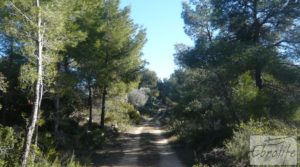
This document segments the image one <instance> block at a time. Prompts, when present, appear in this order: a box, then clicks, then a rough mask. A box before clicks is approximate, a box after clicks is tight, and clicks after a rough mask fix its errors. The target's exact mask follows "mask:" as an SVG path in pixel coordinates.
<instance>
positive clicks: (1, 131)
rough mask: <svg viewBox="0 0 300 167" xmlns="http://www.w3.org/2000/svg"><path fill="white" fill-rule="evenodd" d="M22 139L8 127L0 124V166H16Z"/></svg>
mask: <svg viewBox="0 0 300 167" xmlns="http://www.w3.org/2000/svg"><path fill="white" fill-rule="evenodd" d="M22 144H23V140H22V139H21V137H20V136H19V135H18V134H16V133H15V132H14V130H13V129H12V128H10V127H3V126H1V125H0V166H17V164H18V162H19V158H20V155H21V151H22Z"/></svg>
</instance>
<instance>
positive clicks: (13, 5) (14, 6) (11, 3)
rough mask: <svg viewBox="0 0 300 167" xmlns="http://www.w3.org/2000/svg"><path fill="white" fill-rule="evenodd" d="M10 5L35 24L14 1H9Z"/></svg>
mask: <svg viewBox="0 0 300 167" xmlns="http://www.w3.org/2000/svg"><path fill="white" fill-rule="evenodd" d="M9 2H10V3H9V4H8V5H9V6H11V7H13V8H14V9H15V10H16V11H17V12H18V13H20V14H21V15H22V16H23V17H24V18H25V19H26V20H27V21H29V22H30V23H31V24H33V25H34V22H33V21H32V20H31V19H30V18H29V17H28V16H27V15H26V14H25V13H23V12H22V11H21V10H20V9H19V8H18V7H17V6H16V5H15V4H14V3H13V2H12V1H9Z"/></svg>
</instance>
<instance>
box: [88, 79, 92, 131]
mask: <svg viewBox="0 0 300 167" xmlns="http://www.w3.org/2000/svg"><path fill="white" fill-rule="evenodd" d="M89 111H90V118H89V127H90V129H91V128H92V123H93V92H92V86H91V84H89Z"/></svg>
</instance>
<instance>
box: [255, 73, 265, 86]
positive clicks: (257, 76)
mask: <svg viewBox="0 0 300 167" xmlns="http://www.w3.org/2000/svg"><path fill="white" fill-rule="evenodd" d="M255 83H256V86H257V87H258V88H259V89H260V90H261V89H262V88H263V81H262V79H261V70H260V69H259V68H256V69H255Z"/></svg>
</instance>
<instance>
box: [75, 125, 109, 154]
mask: <svg viewBox="0 0 300 167" xmlns="http://www.w3.org/2000/svg"><path fill="white" fill-rule="evenodd" d="M104 140H105V138H104V131H103V130H101V129H96V130H92V131H87V132H86V133H83V134H81V137H80V138H79V143H80V145H79V146H80V149H81V150H96V149H100V148H102V146H103V143H104ZM79 143H78V144H79Z"/></svg>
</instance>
